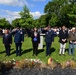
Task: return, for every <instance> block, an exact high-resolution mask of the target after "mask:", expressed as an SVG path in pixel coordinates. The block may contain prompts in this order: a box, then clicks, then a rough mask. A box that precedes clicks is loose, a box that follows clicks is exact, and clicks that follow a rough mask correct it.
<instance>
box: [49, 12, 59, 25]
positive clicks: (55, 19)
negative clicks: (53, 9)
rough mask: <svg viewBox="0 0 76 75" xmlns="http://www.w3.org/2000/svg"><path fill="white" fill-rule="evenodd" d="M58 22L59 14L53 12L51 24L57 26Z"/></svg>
mask: <svg viewBox="0 0 76 75" xmlns="http://www.w3.org/2000/svg"><path fill="white" fill-rule="evenodd" d="M57 22H58V17H57V15H56V14H55V13H52V17H51V19H50V20H49V24H50V25H51V26H56V24H57Z"/></svg>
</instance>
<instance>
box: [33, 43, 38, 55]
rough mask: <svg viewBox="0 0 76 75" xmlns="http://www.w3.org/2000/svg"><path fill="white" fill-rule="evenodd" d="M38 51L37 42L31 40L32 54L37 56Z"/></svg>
mask: <svg viewBox="0 0 76 75" xmlns="http://www.w3.org/2000/svg"><path fill="white" fill-rule="evenodd" d="M37 51H38V42H33V55H34V54H35V55H36V56H37Z"/></svg>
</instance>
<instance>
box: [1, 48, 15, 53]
mask: <svg viewBox="0 0 76 75" xmlns="http://www.w3.org/2000/svg"><path fill="white" fill-rule="evenodd" d="M13 49H14V48H12V49H11V50H13ZM11 50H10V51H11ZM5 52H6V51H5V50H4V51H2V52H0V54H3V53H5Z"/></svg>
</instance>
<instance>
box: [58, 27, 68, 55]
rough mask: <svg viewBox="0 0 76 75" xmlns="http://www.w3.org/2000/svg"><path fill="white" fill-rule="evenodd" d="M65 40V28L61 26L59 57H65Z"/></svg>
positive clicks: (66, 36) (66, 32) (66, 35)
mask: <svg viewBox="0 0 76 75" xmlns="http://www.w3.org/2000/svg"><path fill="white" fill-rule="evenodd" d="M67 39H68V31H67V30H66V27H65V26H62V28H61V30H60V31H59V42H60V51H59V55H61V54H63V55H65V54H64V53H65V47H66V42H67Z"/></svg>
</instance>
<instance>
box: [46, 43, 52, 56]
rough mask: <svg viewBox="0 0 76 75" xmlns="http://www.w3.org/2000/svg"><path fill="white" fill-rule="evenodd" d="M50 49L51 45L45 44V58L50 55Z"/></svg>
mask: <svg viewBox="0 0 76 75" xmlns="http://www.w3.org/2000/svg"><path fill="white" fill-rule="evenodd" d="M50 47H51V43H48V42H46V56H47V55H50Z"/></svg>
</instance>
